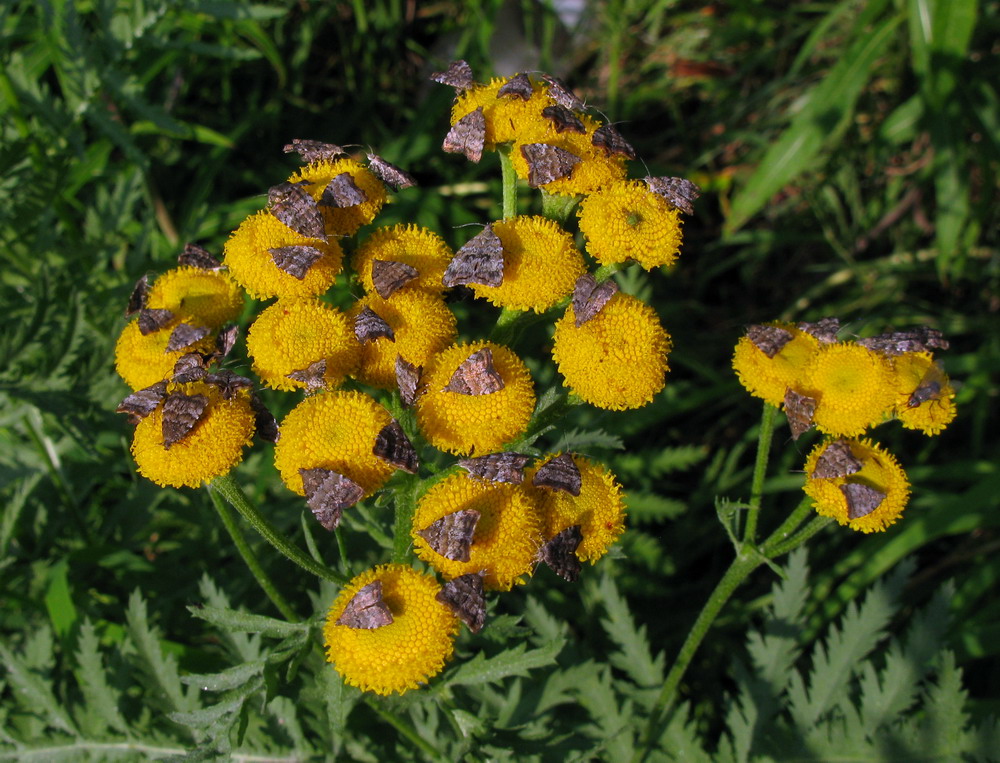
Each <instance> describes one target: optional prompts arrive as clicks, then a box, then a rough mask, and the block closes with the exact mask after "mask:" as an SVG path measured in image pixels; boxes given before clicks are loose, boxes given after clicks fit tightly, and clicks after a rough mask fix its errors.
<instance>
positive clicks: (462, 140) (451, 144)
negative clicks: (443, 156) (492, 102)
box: [441, 106, 486, 163]
mask: <svg viewBox="0 0 1000 763" xmlns="http://www.w3.org/2000/svg"><path fill="white" fill-rule="evenodd" d="M485 146H486V117H485V116H483V107H482V106H480V107H479V108H478V109H476V110H475V111H470V112H469V113H468V114H466V115H465V116H464V117H462V118H461V119H459V120H458V121H457V122H455V124H454V125H452V128H451V129H450V130H448V134H447V135H445V136H444V143H442V144H441V148H442V149H444V150H445V151H447V152H448V153H449V154H465V158H466V159H468V160H469V161H470V162H475V163H478V162H479V160H480V159H482V158H483V148H485Z"/></svg>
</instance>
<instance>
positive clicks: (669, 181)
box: [644, 177, 701, 215]
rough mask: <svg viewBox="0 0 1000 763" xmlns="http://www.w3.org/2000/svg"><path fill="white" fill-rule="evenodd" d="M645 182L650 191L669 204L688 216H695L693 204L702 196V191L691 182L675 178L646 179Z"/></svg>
mask: <svg viewBox="0 0 1000 763" xmlns="http://www.w3.org/2000/svg"><path fill="white" fill-rule="evenodd" d="M644 180H645V181H646V185H648V186H649V190H650V191H652V192H653V193H655V194H656V195H657V196H660V197H661V198H663V199H664V200H665V201H666V202H667V203H668V204H670V205H672V206H675V207H677V208H678V209H679V210H680V211H681V212H683V213H684V214H686V215H693V214H694V207H693V206H691V204H692V202H694V200H695V199H697V198H698V197H699V196H700V195H701V189H700V188H699V187H698V186H696V185H695V184H694V183H692V182H691V181H690V180H685V179H684V178H675V177H656V178H654V177H646V178H644Z"/></svg>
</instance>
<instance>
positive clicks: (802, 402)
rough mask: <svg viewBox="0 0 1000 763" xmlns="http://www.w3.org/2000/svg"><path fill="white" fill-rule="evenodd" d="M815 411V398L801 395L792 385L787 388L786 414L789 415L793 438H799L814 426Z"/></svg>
mask: <svg viewBox="0 0 1000 763" xmlns="http://www.w3.org/2000/svg"><path fill="white" fill-rule="evenodd" d="M815 412H816V400H815V398H812V397H807V396H806V395H800V394H799V393H798V392H796V391H795V390H793V389H792V388H791V387H789V388H787V389H786V390H785V416H787V417H788V426H789V427H790V428H791V430H792V439H793V440H797V439H799V437H800V436H801V435H802V433H803V432H805V431H806V430H807V429H809V427H811V426H812V421H813V414H814V413H815Z"/></svg>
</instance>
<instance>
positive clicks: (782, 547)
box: [768, 517, 833, 559]
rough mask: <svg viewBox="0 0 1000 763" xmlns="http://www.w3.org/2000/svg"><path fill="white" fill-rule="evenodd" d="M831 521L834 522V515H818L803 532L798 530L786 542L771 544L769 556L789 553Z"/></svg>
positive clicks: (773, 556) (772, 557)
mask: <svg viewBox="0 0 1000 763" xmlns="http://www.w3.org/2000/svg"><path fill="white" fill-rule="evenodd" d="M831 522H833V517H816V518H815V519H813V521H812V522H810V523H809V524H807V525H806V526H805V527H804V528H803V529H802V531H801V532H797V533H796V534H795V535H793V536H792V537H791V538H789V539H788V540H787V541H785V542H784V543H775V544H774V545H773V546H771V548H770V553H768V557H769V558H771V559H774V558H775V557H778V556H782V555H784V554H787V553H788V552H789V551H791V550H792V549H794V548H798V547H799V546H801V545H802V544H803V543H805V542H806V541H807V540H809V539H810V538H811V537H812V536H814V535H815V534H816V533H818V532H819V531H820V530H822V529H823V528H824V527H826V526H827V525H829V524H830V523H831Z"/></svg>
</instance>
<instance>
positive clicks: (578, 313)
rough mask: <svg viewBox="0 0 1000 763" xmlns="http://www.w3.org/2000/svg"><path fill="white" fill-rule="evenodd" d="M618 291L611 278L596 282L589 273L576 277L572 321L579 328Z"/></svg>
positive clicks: (599, 310)
mask: <svg viewBox="0 0 1000 763" xmlns="http://www.w3.org/2000/svg"><path fill="white" fill-rule="evenodd" d="M617 293H618V284H616V283H615V282H614V281H612V280H610V279H609V280H607V281H602V282H601V283H597V279H596V278H594V277H593V276H592V275H590V273H584V274H583V275H582V276H580V277H579V278H578V279H576V286H575V287H574V288H573V323H574V324H575V325H576V327H577V328H580V326H582V325H583V324H584V323H586V322H587V321H589V320H590V319H591V318H593V317H594V316H595V315H597V314H598V313H599V312H601V310H603V309H604V306H605V305H606V304H608V302H609V301H610V300H611V298H612V297H613V296H614V295H615V294H617Z"/></svg>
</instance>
